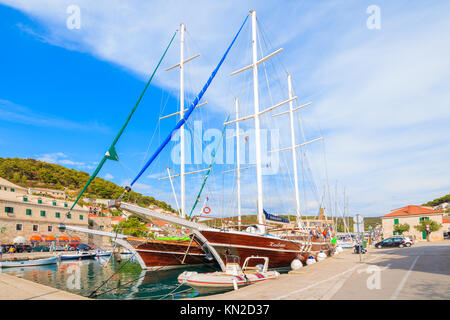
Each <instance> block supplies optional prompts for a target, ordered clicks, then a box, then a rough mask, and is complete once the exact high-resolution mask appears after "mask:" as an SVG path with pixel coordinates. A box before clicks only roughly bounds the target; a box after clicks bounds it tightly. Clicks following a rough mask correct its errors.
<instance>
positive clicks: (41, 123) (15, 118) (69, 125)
mask: <svg viewBox="0 0 450 320" xmlns="http://www.w3.org/2000/svg"><path fill="white" fill-rule="evenodd" d="M0 121H7V122H14V123H19V124H23V125H31V126H37V127H46V128H56V129H59V130H82V131H99V132H109V129H108V128H107V127H105V126H103V125H101V124H98V123H97V122H92V123H78V122H75V121H71V120H66V119H64V118H58V117H55V116H52V115H45V114H39V113H36V112H34V111H33V110H31V109H29V108H27V107H24V106H20V105H17V104H15V103H13V102H11V101H8V100H4V99H0Z"/></svg>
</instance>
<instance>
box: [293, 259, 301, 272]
mask: <svg viewBox="0 0 450 320" xmlns="http://www.w3.org/2000/svg"><path fill="white" fill-rule="evenodd" d="M301 267H303V263H302V262H301V261H300V260H299V259H294V260H292V262H291V269H292V270H297V269H300V268H301Z"/></svg>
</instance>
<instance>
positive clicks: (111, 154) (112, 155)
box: [69, 32, 177, 212]
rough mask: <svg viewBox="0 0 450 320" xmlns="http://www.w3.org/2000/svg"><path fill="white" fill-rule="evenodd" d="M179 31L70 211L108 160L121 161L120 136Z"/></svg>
mask: <svg viewBox="0 0 450 320" xmlns="http://www.w3.org/2000/svg"><path fill="white" fill-rule="evenodd" d="M176 34H177V33H176V32H175V33H174V35H173V36H172V39H170V42H169V44H168V45H167V47H166V50H165V51H164V53H163V55H162V57H161V59H159V62H158V64H157V65H156V68H155V70H153V73H152V75H151V76H150V79H149V80H148V82H147V84H146V85H145V87H144V90H142V93H141V95H140V96H139V99H138V100H137V101H136V104H135V105H134V107H133V109H132V110H131V112H130V114H129V115H128V118H127V120H126V121H125V123H124V124H123V126H122V128H121V129H120V131H119V133H118V134H117V135H116V137H115V138H114V141H113V142H112V144H111V146H110V147H109V149H108V151H107V152H106V153H105V155H104V156H103V159H102V160H101V161H100V163H99V164H98V166H97V168H96V169H95V170H94V173H92V175H91V177H90V178H89V180H88V181H87V182H86V185H85V186H84V187H83V189H82V190H81V192H80V194H79V195H78V197H77V199H76V200H75V202H74V203H73V205H72V207H71V208H70V210H69V212H70V211H72V209H73V208H74V207H75V205H76V204H77V202H78V200H80V198H81V196H82V195H83V193H84V192H85V191H86V189H87V187H88V186H89V184H90V183H91V182H92V180H94V178H95V177H96V176H97V174H98V173H99V172H100V169H101V168H102V167H103V165H104V164H105V162H106V160H113V161H119V156H118V155H117V151H116V148H115V146H116V143H117V141H119V138H120V136H121V135H122V133H123V131H124V130H125V128H126V126H127V125H128V122H130V120H131V117H132V116H133V113H134V112H135V111H136V108H137V106H138V105H139V103H140V102H141V100H142V97H143V96H144V93H145V91H146V90H147V88H148V86H149V85H150V82H152V80H153V76H154V75H155V73H156V70H158V68H159V65H160V64H161V62H162V61H163V59H164V57H165V56H166V53H167V50H169V48H170V45H171V44H172V42H173V39H174V38H175V35H176Z"/></svg>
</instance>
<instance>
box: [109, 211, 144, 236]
mask: <svg viewBox="0 0 450 320" xmlns="http://www.w3.org/2000/svg"><path fill="white" fill-rule="evenodd" d="M113 229H114V232H116V231H117V232H121V230H122V229H123V234H126V235H129V236H132V237H144V236H146V235H147V234H148V230H147V227H146V226H145V223H144V222H142V221H141V220H140V219H139V218H138V217H134V216H131V217H129V218H128V219H127V220H125V221H122V222H120V223H118V224H116V225H115V226H113Z"/></svg>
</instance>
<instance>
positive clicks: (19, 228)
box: [16, 223, 22, 231]
mask: <svg viewBox="0 0 450 320" xmlns="http://www.w3.org/2000/svg"><path fill="white" fill-rule="evenodd" d="M16 230H17V231H21V230H22V225H21V224H20V223H19V224H16Z"/></svg>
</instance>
